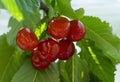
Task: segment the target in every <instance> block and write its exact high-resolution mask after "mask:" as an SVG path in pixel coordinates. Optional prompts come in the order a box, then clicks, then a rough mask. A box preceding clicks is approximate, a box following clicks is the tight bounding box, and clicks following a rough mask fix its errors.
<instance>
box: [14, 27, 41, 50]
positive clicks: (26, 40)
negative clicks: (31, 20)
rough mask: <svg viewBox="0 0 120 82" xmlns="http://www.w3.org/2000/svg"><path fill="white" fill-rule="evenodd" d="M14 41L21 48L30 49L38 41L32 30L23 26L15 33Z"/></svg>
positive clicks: (35, 45)
mask: <svg viewBox="0 0 120 82" xmlns="http://www.w3.org/2000/svg"><path fill="white" fill-rule="evenodd" d="M16 43H17V45H18V46H19V47H20V48H21V49H23V50H32V49H34V48H35V47H37V45H38V43H39V42H38V39H37V37H36V35H35V34H34V32H32V31H31V30H30V29H29V28H23V29H21V30H20V31H19V32H18V33H17V36H16Z"/></svg>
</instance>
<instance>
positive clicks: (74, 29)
mask: <svg viewBox="0 0 120 82" xmlns="http://www.w3.org/2000/svg"><path fill="white" fill-rule="evenodd" d="M84 36H85V28H84V25H83V24H82V23H81V22H79V21H78V20H73V21H71V22H70V32H69V35H68V37H67V38H68V40H70V41H78V40H81V39H83V38H84Z"/></svg>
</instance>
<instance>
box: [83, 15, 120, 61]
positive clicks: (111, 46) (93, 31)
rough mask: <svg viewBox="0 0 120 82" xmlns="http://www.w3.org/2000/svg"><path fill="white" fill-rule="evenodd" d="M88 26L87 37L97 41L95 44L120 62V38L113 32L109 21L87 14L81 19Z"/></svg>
mask: <svg viewBox="0 0 120 82" xmlns="http://www.w3.org/2000/svg"><path fill="white" fill-rule="evenodd" d="M81 21H82V22H83V23H84V25H85V27H86V36H85V38H87V39H90V40H92V41H94V42H95V46H96V47H97V48H99V49H101V50H102V51H103V52H104V53H106V54H105V55H107V56H108V57H109V56H110V57H112V58H114V59H115V60H116V62H120V39H119V38H118V37H116V36H115V35H113V34H112V29H111V27H110V26H109V24H108V23H106V22H105V21H103V22H102V21H101V20H100V19H99V18H97V17H89V16H85V17H83V19H82V20H81Z"/></svg>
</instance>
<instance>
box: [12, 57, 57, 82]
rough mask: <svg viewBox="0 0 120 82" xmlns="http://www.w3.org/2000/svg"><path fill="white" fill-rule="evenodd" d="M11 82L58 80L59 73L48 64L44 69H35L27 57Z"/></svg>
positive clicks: (52, 81)
mask: <svg viewBox="0 0 120 82" xmlns="http://www.w3.org/2000/svg"><path fill="white" fill-rule="evenodd" d="M11 82H59V73H58V70H57V67H56V66H54V65H50V67H49V68H47V69H46V70H40V71H38V70H35V69H34V68H33V67H32V65H31V63H30V59H28V60H26V62H25V63H24V64H23V66H22V67H21V68H20V69H19V70H18V71H17V73H16V74H15V75H14V77H13V79H12V81H11Z"/></svg>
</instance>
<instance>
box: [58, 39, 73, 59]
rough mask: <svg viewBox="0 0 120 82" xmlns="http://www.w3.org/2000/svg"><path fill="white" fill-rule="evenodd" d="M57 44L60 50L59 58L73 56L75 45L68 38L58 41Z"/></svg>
mask: <svg viewBox="0 0 120 82" xmlns="http://www.w3.org/2000/svg"><path fill="white" fill-rule="evenodd" d="M59 46H60V52H59V54H58V58H59V59H61V60H67V59H69V58H70V57H71V56H73V54H74V52H75V46H74V44H73V43H72V42H70V41H68V40H61V41H60V42H59Z"/></svg>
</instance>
